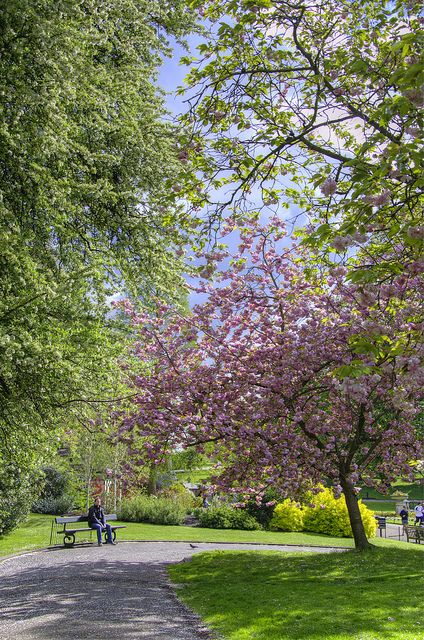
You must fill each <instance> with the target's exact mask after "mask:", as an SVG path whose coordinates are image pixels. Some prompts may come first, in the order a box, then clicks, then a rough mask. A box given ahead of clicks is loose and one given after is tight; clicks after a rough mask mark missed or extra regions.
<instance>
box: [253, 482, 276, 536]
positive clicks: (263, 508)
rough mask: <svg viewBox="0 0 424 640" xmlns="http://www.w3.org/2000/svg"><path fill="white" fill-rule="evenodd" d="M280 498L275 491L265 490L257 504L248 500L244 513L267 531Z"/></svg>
mask: <svg viewBox="0 0 424 640" xmlns="http://www.w3.org/2000/svg"><path fill="white" fill-rule="evenodd" d="M280 497H281V496H280V495H279V494H278V493H277V492H276V491H275V489H267V491H266V492H265V493H264V495H263V497H262V500H261V502H260V503H259V504H258V503H257V502H256V500H255V499H251V500H249V502H248V503H247V504H246V511H247V513H249V514H250V515H251V516H253V517H254V518H255V520H257V521H258V522H259V524H260V525H261V526H262V527H263V528H264V529H268V528H269V527H270V523H271V520H272V517H273V515H274V509H275V507H276V505H277V504H278V501H279V500H280Z"/></svg>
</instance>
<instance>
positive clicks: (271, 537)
mask: <svg viewBox="0 0 424 640" xmlns="http://www.w3.org/2000/svg"><path fill="white" fill-rule="evenodd" d="M52 520H53V516H45V515H39V514H32V515H30V516H29V518H28V520H27V521H26V522H25V523H24V524H22V525H21V526H20V527H18V528H17V529H15V530H14V531H12V532H11V533H9V534H8V535H5V536H0V556H7V555H12V554H14V553H20V552H22V551H32V550H34V549H43V548H45V547H47V546H48V545H49V541H50V530H51V523H52ZM117 524H125V525H126V529H122V530H120V531H118V541H119V540H140V541H143V540H169V541H190V542H246V543H256V544H288V545H302V546H312V547H316V546H324V547H344V548H350V549H352V548H353V546H354V544H353V540H352V539H351V538H332V537H330V536H324V535H318V534H315V533H289V532H283V531H278V532H274V531H236V530H230V529H225V530H224V529H201V528H197V527H184V526H163V525H154V524H139V523H134V522H126V523H117ZM77 540H78V541H79V542H83V541H84V540H89V536H88V535H87V534H78V536H77ZM93 540H95V536H94V535H93V536H92V537H91V541H93ZM375 541H376V544H378V545H379V546H386V545H387V546H393V545H396V544H399V545H400V546H401V547H402V548H404V547H405V544H406V543H405V542H400V543H399V542H395V541H393V540H385V539H380V538H378V539H375ZM57 543H58V544H61V543H62V538H61V537H60V538H58V540H57ZM408 546H410V545H408ZM412 546H413V545H412Z"/></svg>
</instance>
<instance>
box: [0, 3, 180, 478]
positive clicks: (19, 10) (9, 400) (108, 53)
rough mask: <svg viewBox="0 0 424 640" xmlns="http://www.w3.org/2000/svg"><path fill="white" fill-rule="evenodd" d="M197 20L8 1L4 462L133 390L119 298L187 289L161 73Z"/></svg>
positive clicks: (2, 28)
mask: <svg viewBox="0 0 424 640" xmlns="http://www.w3.org/2000/svg"><path fill="white" fill-rule="evenodd" d="M190 26H191V18H190V12H189V11H188V10H187V8H186V7H185V4H184V3H183V2H182V1H180V0H169V1H165V2H162V1H161V2H155V1H150V0H149V1H148V2H147V1H144V0H141V1H134V0H117V1H115V0H114V1H98V0H83V1H82V2H73V1H71V0H63V1H61V2H56V1H55V0H37V1H36V2H33V1H32V0H31V1H30V0H10V1H9V2H7V3H5V4H4V6H3V7H2V12H1V16H0V77H1V90H0V168H1V171H0V271H1V282H0V358H1V369H0V466H1V465H2V464H7V461H8V460H14V461H16V462H17V464H19V465H20V467H21V468H24V467H25V468H26V469H30V468H31V467H32V466H34V465H35V464H36V462H37V459H38V457H39V456H40V455H41V453H42V452H43V451H45V450H46V448H47V447H48V446H50V447H52V448H54V447H55V446H57V442H55V440H54V436H53V434H54V432H55V431H57V429H58V427H60V426H61V425H63V424H65V423H68V424H69V423H70V424H72V422H73V421H76V420H80V419H82V420H83V421H86V420H87V418H88V417H89V414H90V411H91V409H90V407H93V406H94V403H95V402H96V401H98V400H100V401H101V402H102V403H103V402H105V401H110V399H111V398H112V399H113V398H114V397H115V396H117V395H119V392H120V391H121V389H120V386H119V369H118V368H117V366H116V361H117V359H118V357H119V355H120V354H121V353H122V346H120V343H122V342H123V337H122V335H121V334H120V333H117V331H118V329H117V327H116V326H115V325H114V321H113V319H112V318H111V317H110V316H108V312H109V311H110V309H109V306H108V299H109V296H111V295H115V294H117V293H122V291H123V290H125V291H127V292H129V293H132V294H137V295H140V296H142V297H143V300H147V299H149V296H150V295H151V292H152V291H157V290H158V289H159V290H162V291H165V285H166V292H167V294H168V295H171V296H172V295H173V293H175V291H176V290H177V289H178V287H179V284H180V278H179V275H178V270H179V269H178V267H177V266H176V265H177V258H176V256H175V253H174V251H175V247H176V246H177V245H178V243H179V242H180V240H181V238H180V234H181V232H182V231H183V228H184V222H183V220H182V219H181V217H180V213H181V212H180V210H179V208H178V207H177V206H176V205H175V202H174V200H175V195H176V194H175V193H173V192H172V190H171V189H170V185H171V184H172V183H173V182H174V181H175V180H176V179H178V175H179V174H180V173H181V171H183V170H184V167H183V165H182V163H181V162H180V161H179V159H178V157H177V152H176V150H175V148H174V144H175V138H176V133H175V130H174V129H173V128H172V126H171V125H170V124H169V122H167V121H166V119H165V109H164V98H163V95H162V94H161V93H160V91H159V90H158V89H157V87H156V84H155V81H156V75H157V68H158V66H159V64H160V63H161V60H162V58H163V56H166V55H169V54H170V53H171V48H170V46H169V44H168V41H167V40H168V38H169V37H176V38H177V39H180V38H181V37H182V36H183V35H184V34H185V33H187V32H188V30H189V29H190ZM100 406H104V405H102V404H100V405H99V404H98V405H97V406H95V410H96V411H99V410H100ZM87 414H88V415H87Z"/></svg>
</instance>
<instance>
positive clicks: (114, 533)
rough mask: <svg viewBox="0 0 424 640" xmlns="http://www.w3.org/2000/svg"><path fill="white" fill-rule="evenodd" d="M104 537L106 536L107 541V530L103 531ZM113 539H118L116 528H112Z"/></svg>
mask: <svg viewBox="0 0 424 640" xmlns="http://www.w3.org/2000/svg"><path fill="white" fill-rule="evenodd" d="M103 535H104V538H105V543H107V531H104V532H103ZM112 540H113V542H115V540H116V531H115V529H112Z"/></svg>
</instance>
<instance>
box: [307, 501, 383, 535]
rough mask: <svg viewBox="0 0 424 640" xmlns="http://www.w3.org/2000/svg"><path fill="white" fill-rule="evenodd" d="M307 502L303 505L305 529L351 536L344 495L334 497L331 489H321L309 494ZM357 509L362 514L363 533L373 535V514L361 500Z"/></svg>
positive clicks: (374, 529) (374, 523)
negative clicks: (316, 492) (314, 493)
mask: <svg viewBox="0 0 424 640" xmlns="http://www.w3.org/2000/svg"><path fill="white" fill-rule="evenodd" d="M307 499H309V501H310V502H309V504H308V505H307V506H306V507H305V513H304V519H303V527H304V530H305V531H313V532H315V533H325V534H327V535H330V536H336V537H341V538H351V537H352V528H351V526H350V520H349V513H348V510H347V507H346V502H345V499H344V497H343V496H342V497H340V498H335V497H334V493H333V491H332V490H331V489H323V490H322V491H321V492H320V493H318V494H316V495H313V494H312V493H310V494H309V496H308V498H307ZM359 510H360V512H361V516H362V522H363V524H364V528H365V533H366V535H367V537H368V538H372V537H374V536H375V532H376V520H375V518H374V514H373V512H372V511H370V510H369V509H368V508H367V507H366V506H365V505H364V504H362V502H361V501H359Z"/></svg>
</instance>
